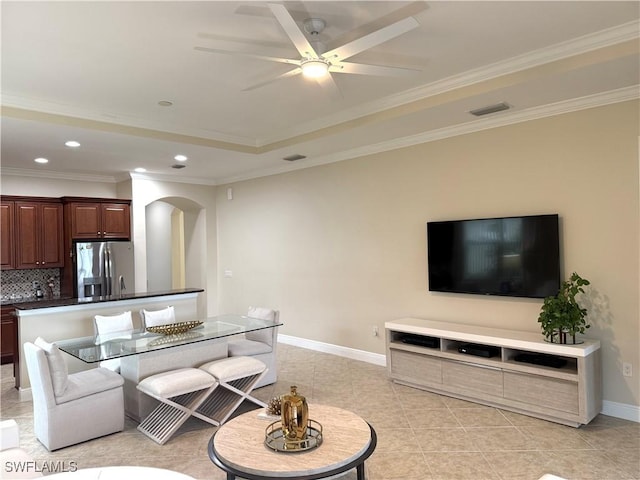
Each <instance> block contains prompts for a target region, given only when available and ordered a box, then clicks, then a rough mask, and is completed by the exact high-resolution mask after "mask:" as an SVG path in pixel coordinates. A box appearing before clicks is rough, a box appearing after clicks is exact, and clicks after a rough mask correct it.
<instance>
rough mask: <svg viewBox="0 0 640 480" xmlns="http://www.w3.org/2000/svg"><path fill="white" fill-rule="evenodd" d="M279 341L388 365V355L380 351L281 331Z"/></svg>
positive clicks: (352, 358) (375, 363) (382, 365)
mask: <svg viewBox="0 0 640 480" xmlns="http://www.w3.org/2000/svg"><path fill="white" fill-rule="evenodd" d="M278 342H281V343H286V344H287V345H293V346H294V347H300V348H306V349H308V350H315V351H316V352H323V353H331V354H333V355H337V356H338V357H345V358H350V359H351V360H360V361H361V362H367V363H373V364H374V365H380V366H381V367H385V366H386V365H387V357H386V356H385V355H382V354H379V353H371V352H366V351H364V350H356V349H355V348H348V347H342V346H340V345H332V344H330V343H323V342H316V341H315V340H307V339H306V338H299V337H292V336H291V335H283V334H281V333H279V334H278Z"/></svg>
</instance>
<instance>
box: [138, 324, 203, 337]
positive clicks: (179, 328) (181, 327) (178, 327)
mask: <svg viewBox="0 0 640 480" xmlns="http://www.w3.org/2000/svg"><path fill="white" fill-rule="evenodd" d="M200 325H202V322H200V321H192V322H178V323H169V324H167V325H156V326H155V327H147V332H151V333H159V334H161V335H174V334H176V333H184V332H188V331H189V330H191V329H192V328H196V327H198V326H200Z"/></svg>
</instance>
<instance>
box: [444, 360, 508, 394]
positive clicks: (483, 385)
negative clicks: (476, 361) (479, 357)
mask: <svg viewBox="0 0 640 480" xmlns="http://www.w3.org/2000/svg"><path fill="white" fill-rule="evenodd" d="M442 383H443V384H445V385H447V386H450V387H457V388H460V389H461V390H474V391H476V392H482V393H488V394H489V395H495V396H497V397H502V370H501V369H499V368H493V367H485V366H482V365H472V364H468V363H464V362H456V361H444V362H443V364H442Z"/></svg>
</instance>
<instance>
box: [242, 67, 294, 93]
mask: <svg viewBox="0 0 640 480" xmlns="http://www.w3.org/2000/svg"><path fill="white" fill-rule="evenodd" d="M301 73H302V70H301V69H300V68H297V67H296V68H294V69H293V70H289V71H288V72H285V73H283V74H281V75H278V76H277V77H272V78H269V79H267V80H264V81H262V82H260V83H256V84H254V85H251V86H249V87H246V88H243V89H242V91H243V92H248V91H250V90H255V89H256V88H260V87H263V86H265V85H268V84H270V83H273V82H275V81H277V80H282V79H283V78H288V77H293V76H294V75H300V74H301Z"/></svg>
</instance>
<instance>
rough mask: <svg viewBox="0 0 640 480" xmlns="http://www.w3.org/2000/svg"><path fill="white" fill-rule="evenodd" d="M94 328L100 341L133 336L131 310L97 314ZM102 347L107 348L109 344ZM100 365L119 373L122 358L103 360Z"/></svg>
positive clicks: (94, 318) (94, 319)
mask: <svg viewBox="0 0 640 480" xmlns="http://www.w3.org/2000/svg"><path fill="white" fill-rule="evenodd" d="M93 330H94V333H95V334H96V335H97V336H98V337H99V338H98V340H99V341H100V343H102V342H105V341H109V340H115V339H122V338H131V334H132V333H133V320H132V318H131V311H126V312H122V313H120V314H118V315H96V316H94V317H93ZM101 348H104V349H107V346H104V347H101ZM100 366H101V367H103V368H108V369H109V370H113V371H114V372H118V373H119V372H120V359H119V358H114V359H111V360H103V361H102V362H100Z"/></svg>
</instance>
